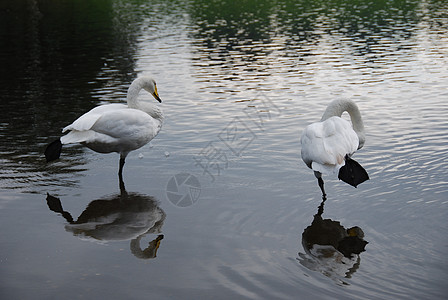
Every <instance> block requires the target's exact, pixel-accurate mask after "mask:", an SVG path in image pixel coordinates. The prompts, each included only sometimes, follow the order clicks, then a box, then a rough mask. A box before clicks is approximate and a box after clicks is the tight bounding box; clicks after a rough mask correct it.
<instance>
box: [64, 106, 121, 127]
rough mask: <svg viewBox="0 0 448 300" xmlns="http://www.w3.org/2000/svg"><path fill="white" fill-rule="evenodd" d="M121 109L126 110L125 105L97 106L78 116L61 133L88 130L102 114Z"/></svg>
mask: <svg viewBox="0 0 448 300" xmlns="http://www.w3.org/2000/svg"><path fill="white" fill-rule="evenodd" d="M121 109H127V105H124V104H118V103H115V104H107V105H101V106H97V107H95V108H93V109H91V110H90V111H88V112H86V113H85V114H83V115H82V116H80V117H79V118H78V119H76V120H75V121H74V122H73V123H72V124H70V125H68V126H66V127H65V128H64V129H62V132H66V131H68V130H77V131H86V130H89V129H90V128H92V126H93V124H95V122H96V121H97V120H98V119H99V118H100V117H101V116H102V115H103V114H105V113H108V112H111V111H115V110H121Z"/></svg>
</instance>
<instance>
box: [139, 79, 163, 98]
mask: <svg viewBox="0 0 448 300" xmlns="http://www.w3.org/2000/svg"><path fill="white" fill-rule="evenodd" d="M140 80H141V82H142V88H144V89H145V91H147V92H148V93H150V94H151V95H152V96H153V97H154V98H155V99H156V100H157V101H159V102H162V99H160V97H159V93H158V92H157V84H156V81H155V80H154V79H152V78H151V77H140Z"/></svg>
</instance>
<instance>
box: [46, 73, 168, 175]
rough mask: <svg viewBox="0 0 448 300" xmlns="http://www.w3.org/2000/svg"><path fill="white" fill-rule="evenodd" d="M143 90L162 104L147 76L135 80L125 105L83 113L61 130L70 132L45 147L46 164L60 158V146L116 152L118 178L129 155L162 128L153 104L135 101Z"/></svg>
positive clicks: (160, 117) (100, 151) (109, 105)
mask: <svg viewBox="0 0 448 300" xmlns="http://www.w3.org/2000/svg"><path fill="white" fill-rule="evenodd" d="M142 89H145V90H146V91H148V92H149V93H151V94H152V95H153V96H154V98H155V99H156V100H158V101H159V102H161V100H160V98H159V95H158V93H157V87H156V83H155V81H154V80H153V79H151V78H149V77H140V78H137V79H136V80H134V81H133V82H132V84H131V85H130V87H129V89H128V95H127V105H124V104H107V105H102V106H98V107H95V108H93V109H92V110H90V111H89V112H87V113H85V114H83V115H82V116H81V117H79V118H78V119H77V120H75V121H74V122H73V123H72V124H70V125H68V126H66V127H65V128H64V129H63V130H62V132H63V133H64V132H67V131H69V133H68V134H66V135H64V136H62V137H61V138H60V139H59V140H56V141H55V142H53V143H51V144H50V145H49V146H48V147H47V149H46V150H45V157H46V158H47V161H52V160H54V159H57V158H59V156H60V153H61V147H62V145H63V144H73V143H81V144H83V145H85V146H86V147H88V148H90V149H92V150H94V151H96V152H99V153H111V152H117V153H119V154H120V168H119V175H120V176H121V175H122V169H123V165H124V162H125V159H126V156H127V155H128V154H129V152H131V151H133V150H136V149H138V148H140V147H142V146H144V145H146V144H147V143H148V142H149V141H151V140H152V139H153V138H154V137H155V136H156V135H157V134H158V133H159V131H160V129H161V127H162V122H163V113H162V111H161V110H160V109H159V108H158V107H157V106H156V105H155V104H152V103H148V102H140V101H138V99H137V97H138V94H139V92H140V91H141V90H142Z"/></svg>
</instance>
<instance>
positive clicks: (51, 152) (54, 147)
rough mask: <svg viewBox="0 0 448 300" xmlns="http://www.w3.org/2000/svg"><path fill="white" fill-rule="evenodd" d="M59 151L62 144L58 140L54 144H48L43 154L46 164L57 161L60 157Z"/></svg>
mask: <svg viewBox="0 0 448 300" xmlns="http://www.w3.org/2000/svg"><path fill="white" fill-rule="evenodd" d="M61 150H62V143H61V140H60V139H57V140H55V141H54V142H52V143H50V144H49V145H48V146H47V148H46V149H45V152H44V153H45V158H46V159H47V162H50V161H53V160H55V159H58V158H59V156H61Z"/></svg>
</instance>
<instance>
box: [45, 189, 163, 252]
mask: <svg viewBox="0 0 448 300" xmlns="http://www.w3.org/2000/svg"><path fill="white" fill-rule="evenodd" d="M46 200H47V205H48V208H49V209H50V210H51V211H54V212H56V213H59V214H61V215H62V216H63V217H64V219H65V220H66V221H67V222H68V225H66V226H65V230H66V231H67V232H71V233H72V234H73V235H75V236H78V237H80V238H81V239H93V240H96V241H99V242H103V243H104V242H109V241H126V240H131V243H130V249H131V252H132V254H134V255H135V256H136V257H138V258H141V259H150V258H155V257H156V255H157V250H158V248H159V246H160V242H161V240H162V239H163V237H164V236H163V234H160V233H161V232H162V226H163V222H164V221H165V217H166V214H165V212H164V211H163V210H162V209H161V208H160V207H159V206H158V202H157V200H156V199H155V198H154V197H151V196H146V195H142V194H139V193H132V192H127V191H126V189H125V186H124V183H123V182H122V181H120V193H119V194H113V195H108V196H105V197H102V198H100V199H98V200H93V201H92V202H90V203H89V205H88V206H87V207H86V209H85V210H84V211H83V212H82V213H81V215H79V217H78V218H77V220H76V221H75V220H74V219H73V217H72V215H71V214H70V213H69V212H67V211H65V210H64V209H63V207H62V203H61V201H60V199H59V198H57V197H54V196H52V195H50V194H47V198H46ZM149 234H158V236H157V237H156V238H155V239H154V240H152V241H151V242H149V245H148V246H147V247H146V248H145V249H143V250H142V248H141V245H140V241H141V239H142V238H143V237H144V236H146V235H149Z"/></svg>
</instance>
